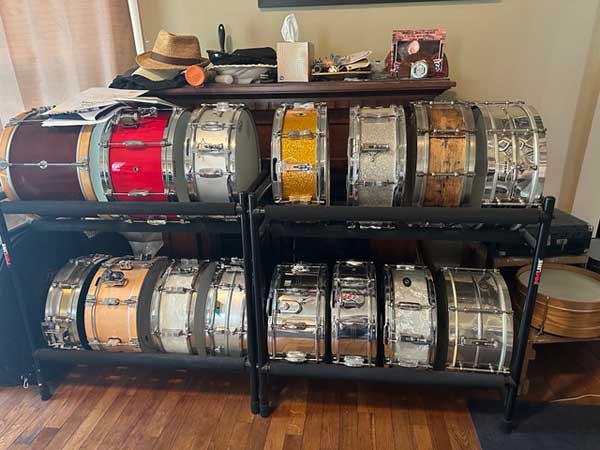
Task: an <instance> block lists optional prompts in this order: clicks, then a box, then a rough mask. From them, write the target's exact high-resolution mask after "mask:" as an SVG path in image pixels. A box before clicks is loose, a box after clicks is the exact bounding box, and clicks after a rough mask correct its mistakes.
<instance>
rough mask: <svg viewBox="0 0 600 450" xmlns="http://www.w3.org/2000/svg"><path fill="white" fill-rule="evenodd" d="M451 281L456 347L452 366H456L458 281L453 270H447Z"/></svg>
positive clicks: (456, 346) (453, 352) (456, 347)
mask: <svg viewBox="0 0 600 450" xmlns="http://www.w3.org/2000/svg"><path fill="white" fill-rule="evenodd" d="M445 273H446V274H447V275H448V277H449V279H450V282H451V286H452V299H453V304H454V348H453V350H452V367H456V361H457V359H458V325H459V322H458V295H457V293H456V283H455V281H454V276H453V275H452V272H451V271H449V270H447V271H446V272H445Z"/></svg>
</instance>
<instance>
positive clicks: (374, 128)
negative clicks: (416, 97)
mask: <svg viewBox="0 0 600 450" xmlns="http://www.w3.org/2000/svg"><path fill="white" fill-rule="evenodd" d="M405 173H406V120H405V118H404V109H402V108H401V107H400V108H399V107H397V106H396V105H390V106H389V107H388V108H368V107H364V108H360V107H358V106H355V107H353V108H352V109H351V110H350V134H349V138H348V177H347V192H348V204H349V205H359V206H396V205H399V204H400V202H401V200H402V196H403V192H404V178H405Z"/></svg>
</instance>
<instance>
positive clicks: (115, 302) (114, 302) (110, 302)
mask: <svg viewBox="0 0 600 450" xmlns="http://www.w3.org/2000/svg"><path fill="white" fill-rule="evenodd" d="M100 303H101V304H103V305H106V306H119V304H120V303H121V300H120V299H118V298H103V299H101V300H100Z"/></svg>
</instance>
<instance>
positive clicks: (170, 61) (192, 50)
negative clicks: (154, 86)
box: [135, 30, 209, 69]
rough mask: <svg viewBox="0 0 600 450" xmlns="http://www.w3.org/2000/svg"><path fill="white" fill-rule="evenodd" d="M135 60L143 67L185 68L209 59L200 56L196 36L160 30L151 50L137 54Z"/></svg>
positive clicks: (204, 63)
mask: <svg viewBox="0 0 600 450" xmlns="http://www.w3.org/2000/svg"><path fill="white" fill-rule="evenodd" d="M135 62H137V63H138V65H139V66H140V67H143V68H144V69H186V68H188V67H189V66H193V65H195V64H201V65H206V64H208V63H209V60H208V59H207V58H203V57H202V56H201V53H200V43H199V42H198V38H197V37H196V36H177V35H175V34H173V33H169V32H168V31H165V30H160V31H159V33H158V36H156V40H155V41H154V47H153V48H152V50H151V51H149V52H145V53H142V54H140V55H137V56H136V57H135Z"/></svg>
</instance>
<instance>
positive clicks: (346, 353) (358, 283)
mask: <svg viewBox="0 0 600 450" xmlns="http://www.w3.org/2000/svg"><path fill="white" fill-rule="evenodd" d="M376 284H377V282H376V278H375V266H374V265H373V264H372V263H367V262H357V261H347V262H338V263H337V264H336V265H335V267H334V270H333V286H332V292H331V340H332V353H333V362H334V363H337V364H344V365H346V366H348V367H362V366H373V365H374V364H375V362H376V361H375V359H376V356H377V285H376Z"/></svg>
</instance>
